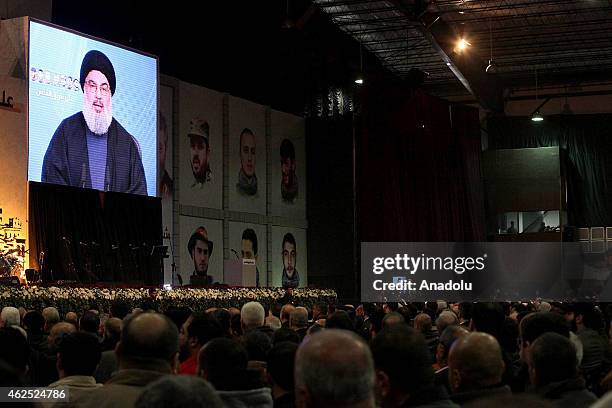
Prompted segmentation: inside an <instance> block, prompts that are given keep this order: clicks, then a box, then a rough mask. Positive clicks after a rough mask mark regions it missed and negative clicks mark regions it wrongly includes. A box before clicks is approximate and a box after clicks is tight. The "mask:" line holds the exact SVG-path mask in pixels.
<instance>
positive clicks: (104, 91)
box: [85, 79, 110, 96]
mask: <svg viewBox="0 0 612 408" xmlns="http://www.w3.org/2000/svg"><path fill="white" fill-rule="evenodd" d="M85 87H86V88H87V90H88V91H89V92H91V93H93V94H95V93H96V90H98V89H99V90H100V95H102V96H108V94H109V93H110V86H109V85H108V84H106V83H104V84H102V85H98V84H96V83H95V82H94V81H92V80H91V79H90V80H88V81H85Z"/></svg>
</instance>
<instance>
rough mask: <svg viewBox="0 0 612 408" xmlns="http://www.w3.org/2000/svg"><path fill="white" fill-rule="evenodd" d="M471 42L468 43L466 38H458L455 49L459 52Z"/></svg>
mask: <svg viewBox="0 0 612 408" xmlns="http://www.w3.org/2000/svg"><path fill="white" fill-rule="evenodd" d="M471 45H472V44H470V43H469V41H468V40H466V39H465V38H461V39H459V41H458V42H457V47H456V49H457V51H459V52H463V51H465V50H466V49H467V48H468V47H469V46H471Z"/></svg>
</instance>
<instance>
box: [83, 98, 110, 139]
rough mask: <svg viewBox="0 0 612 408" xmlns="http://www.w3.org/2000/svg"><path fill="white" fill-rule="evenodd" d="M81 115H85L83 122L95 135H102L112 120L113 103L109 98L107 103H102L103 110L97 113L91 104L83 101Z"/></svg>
mask: <svg viewBox="0 0 612 408" xmlns="http://www.w3.org/2000/svg"><path fill="white" fill-rule="evenodd" d="M83 116H84V117H85V123H87V127H88V128H89V130H91V132H92V133H93V134H95V135H104V134H106V132H108V128H109V127H110V125H111V122H112V121H113V103H112V99H109V101H108V104H106V105H104V110H102V112H100V113H97V112H96V111H95V110H94V107H93V106H92V105H91V104H89V105H88V104H87V103H85V104H84V105H83Z"/></svg>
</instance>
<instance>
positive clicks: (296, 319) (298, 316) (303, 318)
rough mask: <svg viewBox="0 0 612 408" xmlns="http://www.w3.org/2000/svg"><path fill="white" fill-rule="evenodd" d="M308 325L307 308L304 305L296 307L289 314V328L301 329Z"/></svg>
mask: <svg viewBox="0 0 612 408" xmlns="http://www.w3.org/2000/svg"><path fill="white" fill-rule="evenodd" d="M307 326H308V310H306V308H304V307H296V308H295V309H294V310H293V311H292V312H291V314H290V315H289V327H290V328H291V329H294V330H297V329H303V328H305V327H307Z"/></svg>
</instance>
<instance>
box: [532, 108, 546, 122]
mask: <svg viewBox="0 0 612 408" xmlns="http://www.w3.org/2000/svg"><path fill="white" fill-rule="evenodd" d="M531 120H532V121H534V122H541V121H543V120H544V117H543V116H542V114H541V113H540V111H539V110H537V111H535V112H534V113H533V115H531Z"/></svg>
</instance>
